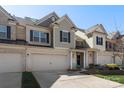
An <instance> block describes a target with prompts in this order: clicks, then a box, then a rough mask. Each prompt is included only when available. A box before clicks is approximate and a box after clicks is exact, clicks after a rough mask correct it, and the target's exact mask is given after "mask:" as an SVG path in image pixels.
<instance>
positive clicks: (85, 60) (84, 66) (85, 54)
mask: <svg viewBox="0 0 124 93" xmlns="http://www.w3.org/2000/svg"><path fill="white" fill-rule="evenodd" d="M83 53H84V56H83V57H84V64H83V65H84V67H83V68H85V67H86V58H85V57H86V52H85V51H84V52H83Z"/></svg>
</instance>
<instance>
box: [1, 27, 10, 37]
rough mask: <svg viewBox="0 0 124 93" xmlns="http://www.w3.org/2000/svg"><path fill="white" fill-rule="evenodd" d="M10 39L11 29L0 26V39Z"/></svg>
mask: <svg viewBox="0 0 124 93" xmlns="http://www.w3.org/2000/svg"><path fill="white" fill-rule="evenodd" d="M10 38H11V27H10V26H4V25H0V39H10Z"/></svg>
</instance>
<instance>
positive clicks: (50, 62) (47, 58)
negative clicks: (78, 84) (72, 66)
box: [31, 54, 69, 71]
mask: <svg viewBox="0 0 124 93" xmlns="http://www.w3.org/2000/svg"><path fill="white" fill-rule="evenodd" d="M31 64H32V70H33V71H50V70H67V69H68V67H69V64H68V62H67V56H66V55H47V54H43V55H40V54H33V55H32V61H31Z"/></svg>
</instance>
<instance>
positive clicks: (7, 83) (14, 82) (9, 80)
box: [0, 72, 22, 88]
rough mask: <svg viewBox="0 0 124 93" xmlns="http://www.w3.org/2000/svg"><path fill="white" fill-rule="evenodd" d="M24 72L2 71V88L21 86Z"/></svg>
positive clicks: (0, 78) (0, 84)
mask: <svg viewBox="0 0 124 93" xmlns="http://www.w3.org/2000/svg"><path fill="white" fill-rule="evenodd" d="M21 79H22V73H14V72H13V73H0V88H21Z"/></svg>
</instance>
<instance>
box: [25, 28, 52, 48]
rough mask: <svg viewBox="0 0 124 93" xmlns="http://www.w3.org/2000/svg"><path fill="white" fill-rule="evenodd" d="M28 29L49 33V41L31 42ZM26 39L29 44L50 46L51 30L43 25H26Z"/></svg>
mask: <svg viewBox="0 0 124 93" xmlns="http://www.w3.org/2000/svg"><path fill="white" fill-rule="evenodd" d="M30 30H34V31H39V32H47V33H49V43H42V42H33V41H30ZM26 41H27V42H28V43H29V44H34V45H45V46H51V31H50V30H49V29H45V28H43V27H37V26H26Z"/></svg>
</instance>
